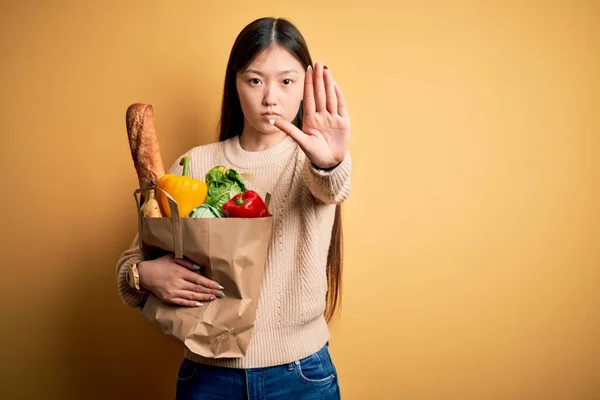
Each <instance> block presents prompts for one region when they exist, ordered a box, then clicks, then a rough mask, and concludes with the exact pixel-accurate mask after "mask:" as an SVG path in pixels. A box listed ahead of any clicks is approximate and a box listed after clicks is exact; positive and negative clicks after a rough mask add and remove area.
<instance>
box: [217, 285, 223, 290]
mask: <svg viewBox="0 0 600 400" xmlns="http://www.w3.org/2000/svg"><path fill="white" fill-rule="evenodd" d="M217 289H219V290H223V289H225V288H224V287H223V286H221V285H217Z"/></svg>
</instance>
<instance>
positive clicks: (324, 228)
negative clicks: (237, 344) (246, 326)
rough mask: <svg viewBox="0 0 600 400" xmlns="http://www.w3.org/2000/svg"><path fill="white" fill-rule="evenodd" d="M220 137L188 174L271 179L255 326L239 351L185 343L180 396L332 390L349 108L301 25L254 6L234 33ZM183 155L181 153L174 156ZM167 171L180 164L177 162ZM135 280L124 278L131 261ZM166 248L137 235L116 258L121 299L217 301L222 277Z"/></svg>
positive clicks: (300, 394) (194, 152)
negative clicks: (151, 250)
mask: <svg viewBox="0 0 600 400" xmlns="http://www.w3.org/2000/svg"><path fill="white" fill-rule="evenodd" d="M219 129H220V135H219V141H218V142H216V143H212V144H208V145H203V146H197V147H194V148H192V149H190V150H188V151H187V152H186V153H185V154H184V155H182V156H189V157H190V164H191V168H190V171H189V175H190V176H192V177H194V178H196V179H202V178H203V177H204V174H205V173H206V171H208V170H209V169H210V168H211V167H213V166H215V165H226V166H228V167H230V168H234V169H236V170H237V171H238V172H242V173H243V172H246V173H251V174H254V175H257V176H258V177H259V178H261V179H262V180H263V181H265V182H267V183H268V184H269V185H271V187H272V188H273V189H272V190H271V192H272V194H273V195H272V199H271V203H270V212H271V214H273V216H274V228H273V236H272V239H271V243H270V247H269V253H268V257H267V263H266V267H265V268H266V270H265V278H264V281H263V285H262V289H261V294H260V299H259V304H258V310H257V315H256V321H255V327H254V331H253V334H252V338H251V340H250V344H249V347H248V350H247V354H246V356H245V357H244V358H239V359H237V358H236V359H231V358H230V359H222V358H220V359H210V358H204V357H201V356H199V355H197V354H194V353H191V352H190V351H189V350H188V349H187V348H186V349H185V358H184V360H183V362H182V364H181V366H180V369H179V372H178V376H177V398H178V399H207V400H208V399H228V400H235V399H246V398H256V399H265V400H266V399H277V400H282V399H295V400H299V399H322V400H323V399H325V400H326V399H339V398H340V390H339V386H338V379H337V375H336V369H335V366H334V364H333V362H332V360H331V357H330V355H329V352H328V341H329V331H328V326H327V322H328V321H329V320H330V319H331V318H332V316H333V315H334V314H335V312H336V310H337V309H338V306H339V301H338V299H339V297H340V293H341V290H340V280H341V255H342V251H341V244H342V241H341V234H342V231H341V213H340V205H341V203H342V202H344V201H345V200H346V198H347V197H348V196H349V193H350V171H351V158H350V154H349V151H348V142H349V138H350V120H349V117H348V113H347V110H346V106H345V103H344V98H343V95H342V92H341V90H340V88H339V87H338V86H337V84H336V83H335V82H334V80H333V77H332V74H331V72H330V71H329V70H328V69H327V67H325V66H324V65H323V64H322V63H320V62H317V63H315V64H314V66H313V63H312V60H311V57H310V53H309V51H308V48H307V46H306V43H305V40H304V38H303V37H302V35H301V33H300V32H299V31H298V30H297V29H296V27H295V26H294V25H292V24H291V23H290V22H288V21H286V20H284V19H273V18H261V19H258V20H256V21H254V22H252V23H250V24H249V25H248V26H246V27H245V28H244V29H243V30H242V31H241V32H240V34H239V36H238V37H237V39H236V41H235V43H234V45H233V48H232V50H231V55H230V58H229V62H228V64H227V71H226V75H225V87H224V93H223V102H222V110H221V120H220V126H219ZM178 159H180V158H178ZM169 173H175V174H180V173H181V166H179V164H177V163H176V164H174V165H173V166H172V167H171V169H170V170H169ZM134 264H135V265H136V266H137V270H138V272H139V281H140V289H139V290H137V289H135V288H133V287H131V286H130V285H129V284H128V280H127V273H128V272H127V271H128V270H130V269H131V266H132V265H134ZM195 271H197V267H195V266H194V265H192V264H189V263H188V262H186V261H184V260H180V259H174V258H173V257H172V255H171V256H163V257H161V258H158V259H155V260H144V259H143V258H142V256H141V253H140V250H139V248H138V247H137V241H134V244H133V245H132V247H131V248H130V249H129V250H127V251H125V253H123V255H122V257H121V259H120V260H119V263H118V266H117V276H118V282H119V292H120V295H121V297H122V299H123V301H124V303H125V304H127V305H128V306H131V307H139V306H141V305H142V304H143V302H144V300H145V298H146V296H147V293H148V292H149V291H150V292H152V293H154V294H155V295H156V296H157V297H159V298H160V299H161V300H163V301H165V302H169V303H173V304H177V305H181V306H190V307H197V306H201V305H202V303H204V302H208V301H218V300H217V298H218V297H223V296H225V295H226V291H227V288H223V287H222V286H221V285H220V284H219V283H218V282H213V281H210V280H208V279H206V278H204V277H200V276H199V275H198V274H197V273H196V272H195Z"/></svg>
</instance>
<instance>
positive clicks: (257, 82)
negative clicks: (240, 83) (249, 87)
mask: <svg viewBox="0 0 600 400" xmlns="http://www.w3.org/2000/svg"><path fill="white" fill-rule="evenodd" d="M248 82H250V83H251V84H253V85H258V84H259V83H260V79H258V78H252V79H250V80H248Z"/></svg>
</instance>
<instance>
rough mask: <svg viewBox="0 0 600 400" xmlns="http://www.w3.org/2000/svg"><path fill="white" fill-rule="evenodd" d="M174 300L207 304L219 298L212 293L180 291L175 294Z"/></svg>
mask: <svg viewBox="0 0 600 400" xmlns="http://www.w3.org/2000/svg"><path fill="white" fill-rule="evenodd" d="M173 297H174V299H181V300H186V301H198V302H202V301H204V302H207V301H213V300H215V299H216V298H217V296H216V295H214V294H210V293H198V292H194V291H192V290H178V291H177V292H175V295H174V296H173Z"/></svg>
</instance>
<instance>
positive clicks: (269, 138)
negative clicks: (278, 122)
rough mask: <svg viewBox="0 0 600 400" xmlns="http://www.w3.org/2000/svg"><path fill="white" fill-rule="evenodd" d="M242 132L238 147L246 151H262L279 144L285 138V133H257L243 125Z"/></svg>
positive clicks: (247, 125)
mask: <svg viewBox="0 0 600 400" xmlns="http://www.w3.org/2000/svg"><path fill="white" fill-rule="evenodd" d="M244 125H245V126H244V130H243V131H242V134H241V136H240V146H241V147H242V149H244V150H246V151H262V150H265V149H268V148H269V147H272V146H274V145H276V144H277V143H280V142H281V141H282V140H284V139H285V138H286V136H287V134H286V133H285V132H282V131H278V132H273V133H265V132H259V131H257V130H256V129H254V128H252V127H251V126H249V124H244Z"/></svg>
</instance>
